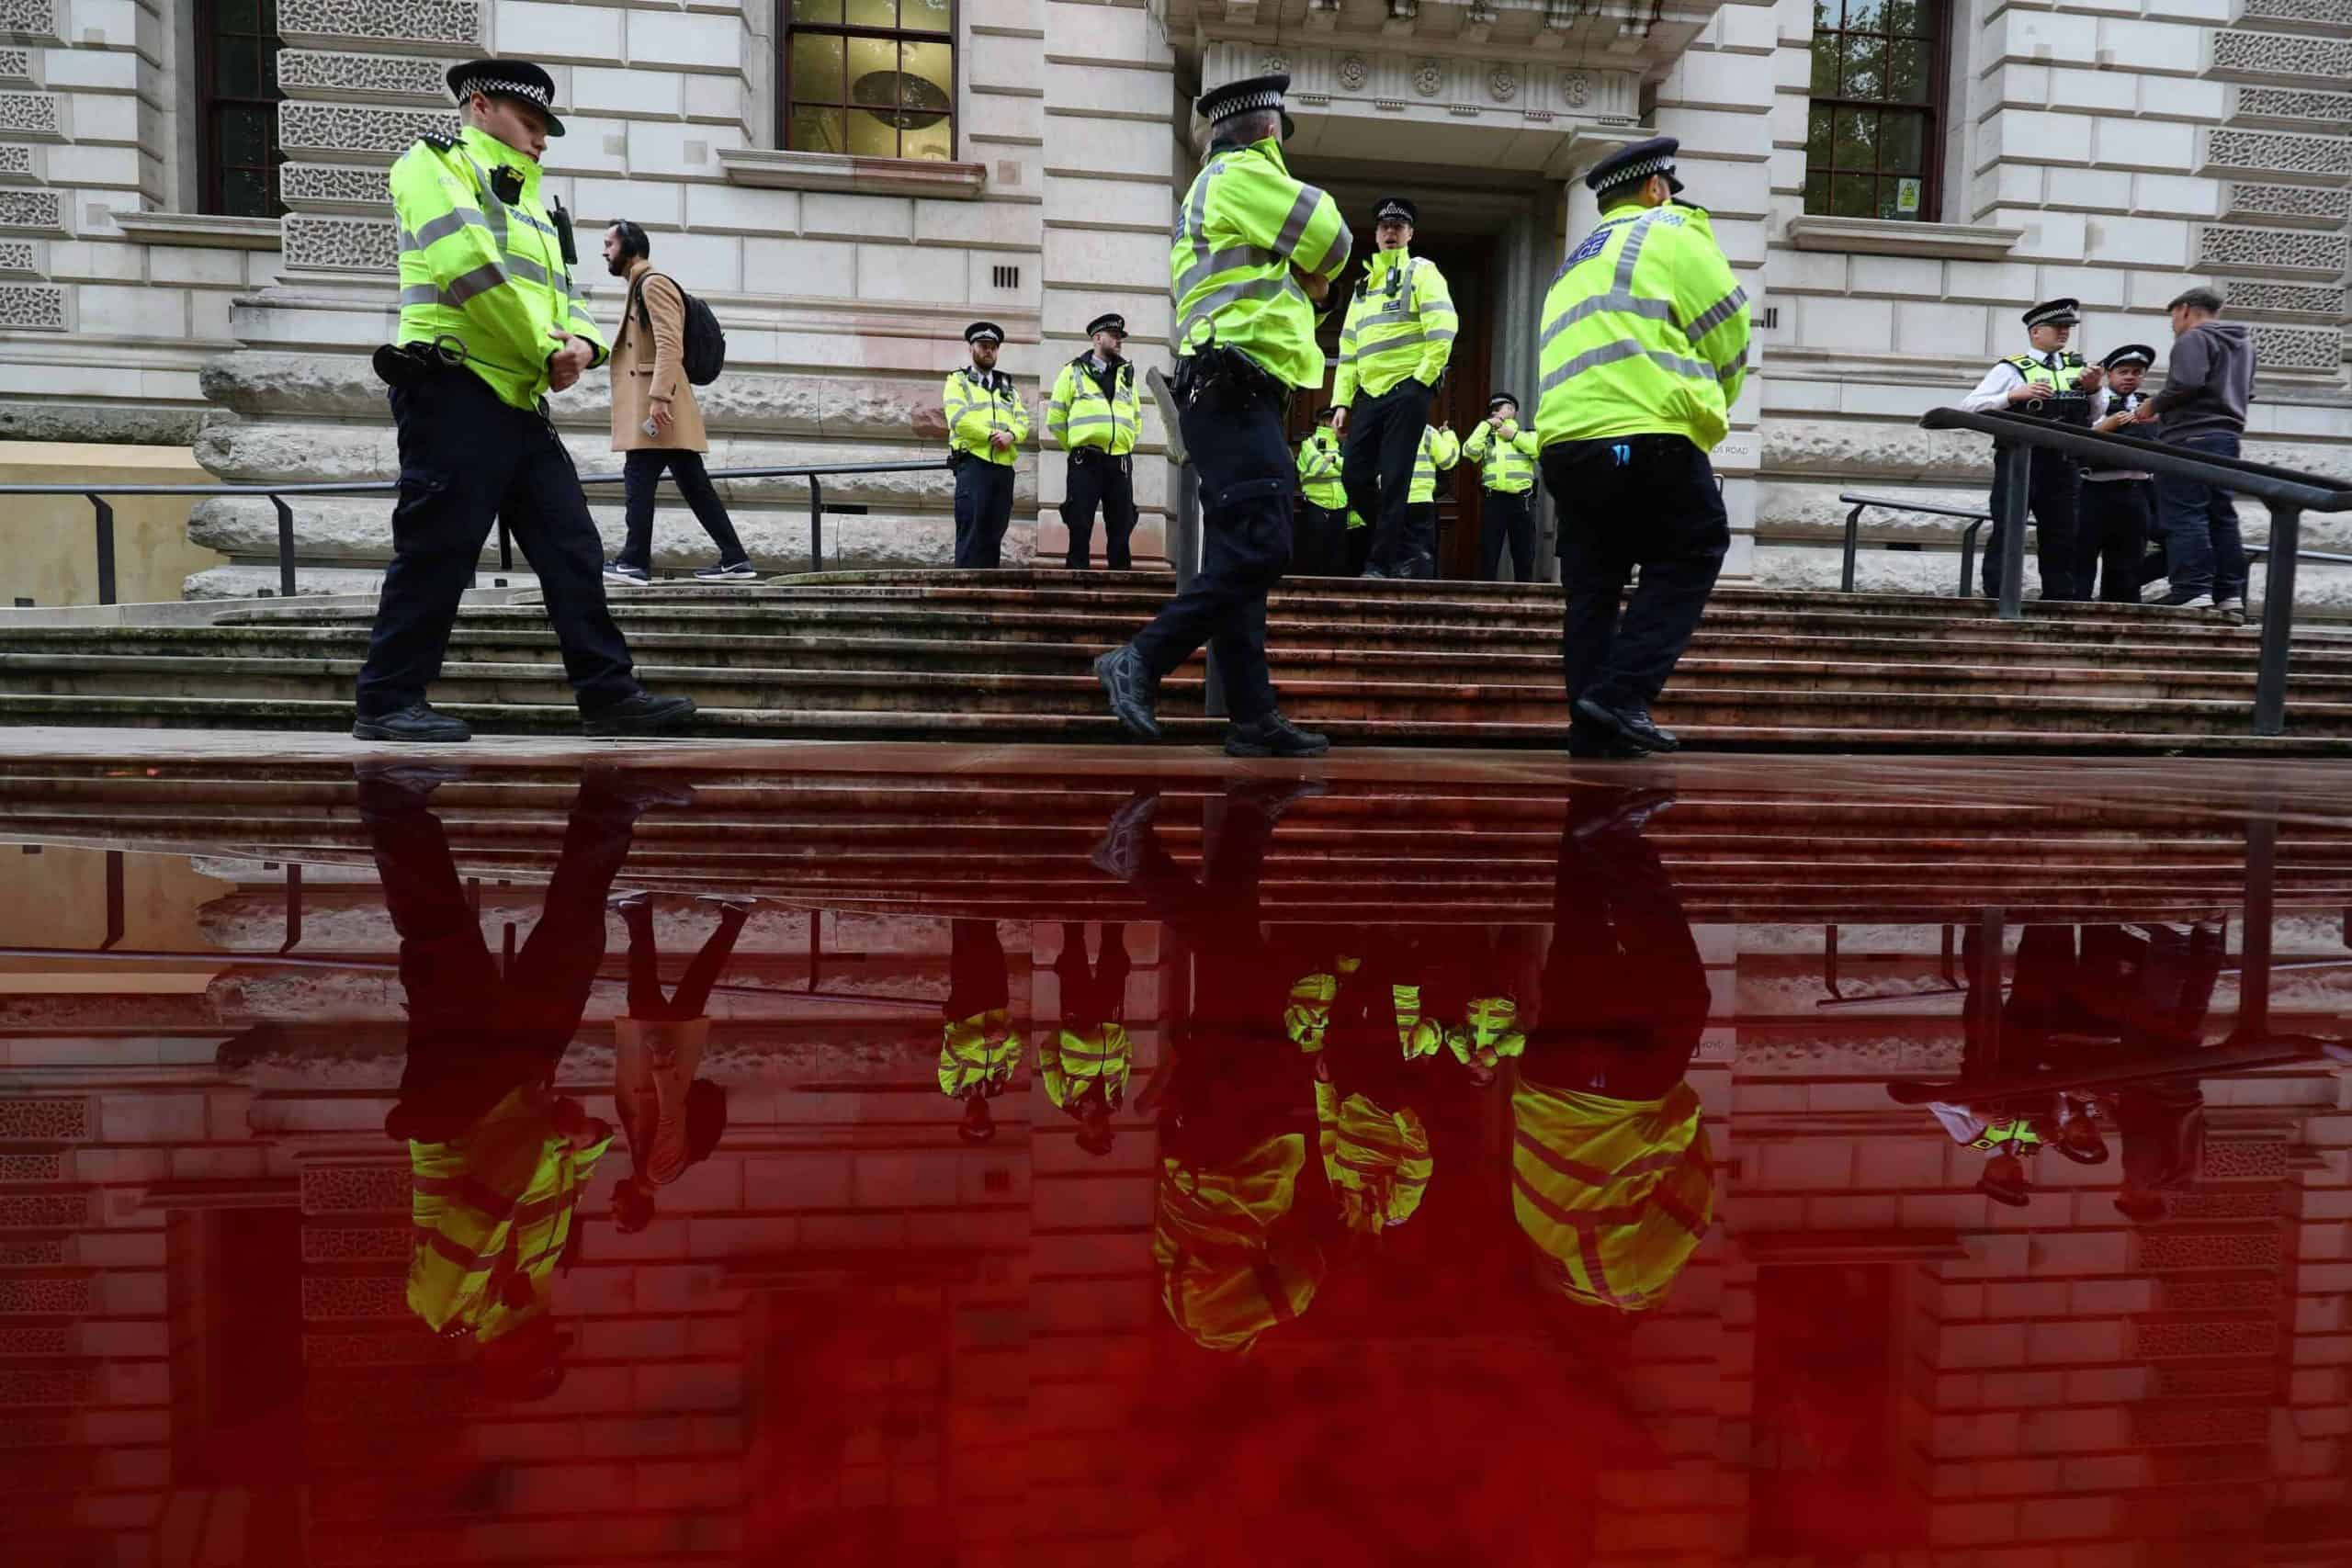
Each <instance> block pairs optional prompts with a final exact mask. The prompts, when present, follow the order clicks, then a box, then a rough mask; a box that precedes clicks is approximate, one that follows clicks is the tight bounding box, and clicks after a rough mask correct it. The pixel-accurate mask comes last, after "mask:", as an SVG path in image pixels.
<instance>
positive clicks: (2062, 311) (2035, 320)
mask: <svg viewBox="0 0 2352 1568" xmlns="http://www.w3.org/2000/svg"><path fill="white" fill-rule="evenodd" d="M2082 304H2083V302H2082V301H2081V300H2079V299H2044V300H2043V301H2042V302H2041V304H2039V305H2036V306H2035V307H2034V308H2033V309H2032V310H2028V311H2027V312H2026V313H2025V324H2026V325H2027V326H2030V327H2071V326H2073V325H2074V324H2075V322H2076V321H2081V320H2082V319H2083V318H2082V314H2081V311H2082Z"/></svg>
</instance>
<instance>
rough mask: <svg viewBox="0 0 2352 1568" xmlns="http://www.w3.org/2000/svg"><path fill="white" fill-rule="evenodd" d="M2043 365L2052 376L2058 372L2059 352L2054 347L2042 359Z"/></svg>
mask: <svg viewBox="0 0 2352 1568" xmlns="http://www.w3.org/2000/svg"><path fill="white" fill-rule="evenodd" d="M2041 367H2042V368H2043V369H2044V370H2047V371H2049V372H2050V373H2051V374H2052V376H2055V375H2057V374H2058V354H2057V351H2056V350H2055V349H2052V351H2051V352H2050V354H2049V355H2046V356H2045V357H2044V358H2043V359H2042V361H2041Z"/></svg>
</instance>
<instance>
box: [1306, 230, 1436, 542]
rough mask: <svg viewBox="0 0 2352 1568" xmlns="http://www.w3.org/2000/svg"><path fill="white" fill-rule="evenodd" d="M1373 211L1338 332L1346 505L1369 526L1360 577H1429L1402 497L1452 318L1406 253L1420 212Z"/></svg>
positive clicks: (1432, 267) (1430, 279) (1429, 268)
mask: <svg viewBox="0 0 2352 1568" xmlns="http://www.w3.org/2000/svg"><path fill="white" fill-rule="evenodd" d="M1373 215H1374V229H1373V231H1372V232H1373V239H1374V243H1377V244H1378V245H1379V247H1380V248H1379V250H1378V252H1377V253H1375V254H1374V256H1373V258H1372V260H1371V261H1370V262H1369V263H1367V264H1366V265H1365V268H1364V275H1363V276H1362V277H1360V278H1358V279H1356V287H1355V294H1354V296H1353V297H1352V298H1351V299H1350V300H1349V301H1348V319H1347V321H1346V323H1345V324H1344V325H1342V326H1341V327H1340V368H1339V373H1338V375H1337V377H1336V378H1335V379H1334V381H1333V383H1332V389H1331V401H1332V402H1333V403H1334V404H1335V405H1337V406H1338V408H1339V410H1340V413H1339V419H1338V423H1337V424H1336V426H1335V428H1337V429H1338V431H1339V433H1340V438H1341V439H1342V440H1343V441H1345V442H1346V444H1347V456H1346V464H1345V479H1346V483H1347V489H1348V504H1349V505H1351V506H1352V507H1354V508H1355V509H1356V510H1357V511H1358V512H1361V513H1363V514H1364V516H1365V517H1367V518H1369V519H1371V521H1372V525H1373V539H1372V560H1371V563H1370V564H1369V565H1368V566H1366V567H1365V569H1364V575H1365V576H1366V577H1431V576H1434V575H1436V571H1437V566H1436V562H1435V560H1434V559H1433V558H1431V556H1430V554H1429V553H1428V552H1425V551H1422V550H1419V549H1416V548H1415V547H1413V543H1412V541H1411V539H1410V538H1409V536H1408V529H1407V526H1406V515H1405V513H1406V507H1407V506H1408V504H1409V503H1408V502H1407V500H1406V491H1407V489H1408V487H1409V486H1410V485H1411V483H1412V477H1413V455H1414V453H1415V452H1416V450H1418V449H1419V446H1420V441H1421V432H1422V430H1423V429H1424V428H1426V427H1427V425H1428V423H1429V415H1430V400H1431V399H1432V398H1434V397H1435V396H1436V393H1437V382H1438V378H1439V377H1441V376H1442V375H1444V374H1445V365H1446V361H1447V360H1448V359H1450V358H1452V357H1453V338H1454V333H1456V332H1457V331H1458V330H1459V319H1458V318H1457V317H1456V315H1455V314H1454V310H1453V294H1452V293H1451V292H1450V291H1449V290H1448V289H1447V288H1446V286H1445V275H1444V274H1443V273H1441V272H1440V271H1438V269H1437V264H1436V263H1435V262H1432V261H1430V260H1428V259H1426V258H1425V257H1421V256H1417V255H1415V254H1413V253H1412V250H1411V248H1410V247H1411V245H1412V243H1413V226H1414V224H1415V222H1416V221H1417V220H1419V217H1420V209H1419V208H1417V207H1415V206H1414V205H1413V203H1412V202H1411V201H1410V200H1409V199H1408V198H1407V197H1401V196H1392V197H1384V198H1382V200H1381V202H1380V205H1379V206H1378V207H1376V208H1374V209H1373ZM1357 404H1361V405H1362V406H1360V407H1358V406H1354V405H1357ZM1431 543H1432V545H1433V544H1434V540H1432V541H1431Z"/></svg>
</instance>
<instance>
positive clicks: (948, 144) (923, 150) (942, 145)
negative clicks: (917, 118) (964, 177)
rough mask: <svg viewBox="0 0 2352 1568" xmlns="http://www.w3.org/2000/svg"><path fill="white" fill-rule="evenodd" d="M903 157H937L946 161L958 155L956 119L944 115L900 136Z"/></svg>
mask: <svg viewBox="0 0 2352 1568" xmlns="http://www.w3.org/2000/svg"><path fill="white" fill-rule="evenodd" d="M899 156H900V157H901V158H935V159H937V160H938V161H939V162H941V163H943V164H944V163H946V162H947V161H948V160H949V159H951V158H953V157H955V156H956V121H955V118H954V117H953V116H948V115H943V116H941V117H940V118H938V119H937V120H934V121H933V123H931V124H930V125H926V126H924V127H923V128H922V129H921V130H910V131H908V132H907V133H906V134H905V135H903V136H901V137H899Z"/></svg>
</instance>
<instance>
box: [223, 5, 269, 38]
mask: <svg viewBox="0 0 2352 1568" xmlns="http://www.w3.org/2000/svg"><path fill="white" fill-rule="evenodd" d="M212 30H213V32H214V34H215V35H218V34H220V33H245V34H248V35H250V34H253V33H257V32H259V31H261V6H260V3H259V0H217V3H216V4H215V5H214V6H213V8H212Z"/></svg>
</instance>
